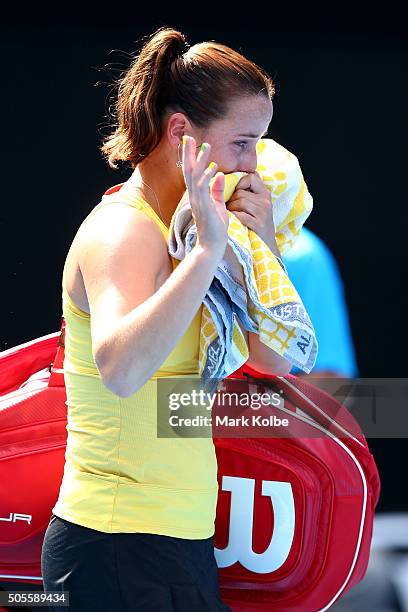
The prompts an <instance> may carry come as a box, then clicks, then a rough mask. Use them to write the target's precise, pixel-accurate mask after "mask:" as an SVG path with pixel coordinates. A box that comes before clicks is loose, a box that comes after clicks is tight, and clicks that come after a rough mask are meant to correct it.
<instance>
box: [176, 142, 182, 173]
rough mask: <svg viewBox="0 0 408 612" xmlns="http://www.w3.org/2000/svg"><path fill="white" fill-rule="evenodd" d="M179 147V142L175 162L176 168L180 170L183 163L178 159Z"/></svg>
mask: <svg viewBox="0 0 408 612" xmlns="http://www.w3.org/2000/svg"><path fill="white" fill-rule="evenodd" d="M180 145H181V142H179V143H178V147H177V161H176V166H177V168H181V167H182V165H183V162H182V161H181V159H180Z"/></svg>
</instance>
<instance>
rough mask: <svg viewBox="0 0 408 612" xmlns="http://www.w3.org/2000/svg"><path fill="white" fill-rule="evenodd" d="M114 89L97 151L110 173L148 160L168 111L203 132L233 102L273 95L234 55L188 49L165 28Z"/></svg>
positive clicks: (266, 81)
mask: <svg viewBox="0 0 408 612" xmlns="http://www.w3.org/2000/svg"><path fill="white" fill-rule="evenodd" d="M117 86H118V89H117V99H116V100H115V104H114V113H113V116H114V120H115V123H116V125H115V129H114V132H113V133H112V134H111V135H110V136H108V137H107V138H105V140H104V143H103V145H102V147H101V151H102V153H103V154H104V156H105V157H106V158H107V160H108V162H109V165H110V166H111V167H112V168H117V162H118V161H124V162H128V163H129V164H130V165H131V166H132V167H133V168H134V167H135V166H136V165H137V164H138V163H139V162H140V161H141V160H142V159H144V158H145V157H146V156H147V155H149V153H150V152H151V151H153V149H154V148H155V147H156V146H157V145H158V144H159V142H160V139H161V137H162V125H163V118H164V117H165V115H166V114H167V113H168V112H169V111H172V112H183V113H185V114H186V115H187V117H188V118H189V120H190V121H191V122H192V123H193V124H195V125H196V126H197V127H206V126H207V125H209V124H210V123H211V121H212V120H214V119H220V118H222V117H224V116H225V115H226V113H227V109H228V103H229V102H230V101H231V98H232V97H234V96H242V95H254V94H255V95H256V94H263V95H265V96H269V97H270V98H272V97H273V95H274V93H275V87H274V83H273V81H272V79H271V78H270V77H269V76H268V75H267V74H266V72H264V71H263V70H262V69H261V68H260V67H259V66H257V65H256V64H254V63H253V62H251V61H250V60H248V59H247V58H246V57H244V56H243V55H241V54H240V53H237V52H236V51H234V50H233V49H230V48H229V47H227V46H225V45H222V44H219V43H216V42H202V43H198V44H196V45H194V46H192V47H189V46H188V45H187V43H186V39H185V38H184V36H183V34H181V33H180V32H178V31H177V30H173V29H171V28H160V29H159V30H157V31H156V32H154V34H152V35H151V36H150V38H149V39H148V41H147V42H146V43H145V45H144V46H143V48H142V49H141V51H140V53H139V54H138V55H137V56H136V57H134V58H133V61H132V64H131V66H130V68H129V70H128V71H127V72H125V74H124V76H123V78H121V79H120V80H119V81H118V83H117Z"/></svg>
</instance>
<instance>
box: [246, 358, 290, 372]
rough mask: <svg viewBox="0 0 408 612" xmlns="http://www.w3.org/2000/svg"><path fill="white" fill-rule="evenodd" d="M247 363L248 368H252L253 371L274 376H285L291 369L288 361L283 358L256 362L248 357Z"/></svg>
mask: <svg viewBox="0 0 408 612" xmlns="http://www.w3.org/2000/svg"><path fill="white" fill-rule="evenodd" d="M247 363H248V365H249V366H250V367H252V368H254V370H258V371H259V372H264V373H265V374H272V375H274V376H287V375H288V374H289V373H290V371H291V369H292V367H293V366H292V364H291V363H290V361H288V360H287V359H285V358H284V357H279V358H274V359H273V360H272V361H270V360H269V361H267V360H256V359H251V357H250V358H249V359H248V361H247Z"/></svg>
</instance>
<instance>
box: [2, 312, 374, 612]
mask: <svg viewBox="0 0 408 612" xmlns="http://www.w3.org/2000/svg"><path fill="white" fill-rule="evenodd" d="M63 340H64V321H62V328H61V332H60V333H59V332H56V333H52V334H49V335H47V336H43V337H41V338H38V339H36V340H32V341H31V342H27V343H26V344H23V345H20V346H17V347H14V348H11V349H9V350H7V351H4V352H3V353H1V354H0V588H1V589H3V590H18V589H19V588H20V589H23V590H31V589H33V590H36V589H41V588H42V578H41V563H40V561H41V547H42V541H43V538H44V533H45V530H46V528H47V525H48V522H49V519H50V516H51V509H52V508H53V506H54V504H55V502H56V500H57V497H58V493H59V487H60V483H61V480H62V474H63V467H64V460H65V446H66V422H67V421H66V419H67V415H66V394H65V385H64V375H63V358H64V350H63V344H64V341H63ZM236 380H238V381H240V384H244V385H248V390H250V391H251V389H252V390H253V388H254V385H255V386H256V388H257V389H260V388H261V389H264V390H265V389H266V390H268V392H271V391H277V392H280V393H281V394H282V392H283V396H284V402H283V404H281V405H280V406H276V407H275V406H274V407H271V409H270V410H271V414H272V412H273V414H274V415H275V416H276V415H277V418H281V419H282V418H283V417H289V416H290V417H291V426H290V428H291V434H292V436H294V437H292V436H289V437H279V438H261V437H254V438H249V439H248V438H238V437H237V438H226V437H215V438H214V444H215V449H216V453H217V460H218V477H219V496H218V505H217V515H216V530H215V556H216V560H217V564H218V567H219V577H220V588H221V594H222V598H223V600H224V601H225V602H226V603H227V604H228V605H229V606H230V607H231V608H232V610H234V612H250V611H256V610H262V611H265V612H266V611H267V610H272V609H273V610H282V611H288V610H313V611H314V610H327V609H328V608H329V607H330V606H331V605H332V604H333V603H334V602H335V601H336V600H338V599H339V597H341V596H342V594H344V593H345V592H346V590H347V589H348V588H350V587H351V586H352V585H354V584H356V583H357V582H358V581H359V580H361V579H362V577H363V576H364V574H365V571H366V568H367V564H368V558H369V551H370V542H371V537H372V527H373V516H374V508H375V506H376V503H377V501H378V497H379V491H380V482H379V476H378V472H377V469H376V466H375V463H374V459H373V457H372V455H371V453H370V452H369V449H368V446H367V443H366V440H365V438H364V436H363V434H362V433H361V430H360V428H359V426H358V424H357V423H356V421H355V420H354V418H353V417H352V415H351V414H350V413H349V412H348V411H347V410H346V408H344V407H343V406H342V405H341V404H340V403H339V402H337V401H336V400H335V399H334V398H332V397H331V396H330V395H328V394H326V393H325V392H323V391H321V390H319V389H318V388H316V387H313V386H312V385H311V384H310V383H308V382H305V381H304V380H301V379H297V378H295V377H293V376H286V377H285V378H284V379H283V378H274V377H272V376H269V377H268V376H267V375H265V374H262V373H259V372H256V371H254V370H252V369H250V368H249V367H244V368H243V369H241V370H240V371H239V372H237V373H235V374H234V379H233V378H228V379H226V380H225V381H224V383H225V385H226V388H227V389H228V388H229V386H231V388H232V387H233V385H234V384H236ZM316 432H318V435H316Z"/></svg>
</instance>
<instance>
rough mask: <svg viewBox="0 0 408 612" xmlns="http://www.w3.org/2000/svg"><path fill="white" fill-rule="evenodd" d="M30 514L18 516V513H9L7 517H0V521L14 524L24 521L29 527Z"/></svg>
mask: <svg viewBox="0 0 408 612" xmlns="http://www.w3.org/2000/svg"><path fill="white" fill-rule="evenodd" d="M32 518H33V517H32V516H31V514H20V513H19V512H10V514H9V516H8V517H7V516H0V521H4V522H6V523H16V522H17V521H25V522H26V523H28V524H29V525H31V521H32Z"/></svg>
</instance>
